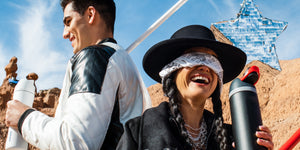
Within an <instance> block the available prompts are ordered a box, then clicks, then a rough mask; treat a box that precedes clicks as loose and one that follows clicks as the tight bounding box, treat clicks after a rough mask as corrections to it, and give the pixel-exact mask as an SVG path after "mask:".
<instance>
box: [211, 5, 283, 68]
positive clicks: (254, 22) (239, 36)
mask: <svg viewBox="0 0 300 150" xmlns="http://www.w3.org/2000/svg"><path fill="white" fill-rule="evenodd" d="M287 24H288V23H287V22H285V21H276V20H272V19H268V18H265V17H263V16H262V15H261V14H260V11H259V10H258V8H257V7H256V6H255V4H254V3H253V0H244V1H243V3H242V7H241V9H240V11H239V13H238V14H237V18H236V19H233V20H228V21H222V22H217V23H213V24H212V25H211V28H212V30H213V31H214V30H215V31H214V32H216V31H219V32H221V33H222V34H223V35H224V37H219V38H218V37H217V39H218V40H219V39H223V41H228V40H229V41H230V42H231V43H232V44H233V45H234V46H236V47H238V48H240V49H242V50H243V51H244V52H245V53H246V54H247V63H249V62H251V61H253V60H259V61H261V62H263V63H265V64H268V65H270V66H271V67H273V68H275V69H277V70H281V68H280V64H279V61H278V57H277V54H276V48H275V41H276V39H277V37H278V36H279V34H280V33H281V32H283V31H284V30H285V29H286V27H287ZM216 29H217V30H216ZM224 39H225V40H224ZM221 41H222V40H221ZM230 42H229V43H230ZM227 43H228V42H227Z"/></svg>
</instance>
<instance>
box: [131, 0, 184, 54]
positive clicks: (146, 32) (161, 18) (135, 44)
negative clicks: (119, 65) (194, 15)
mask: <svg viewBox="0 0 300 150" xmlns="http://www.w3.org/2000/svg"><path fill="white" fill-rule="evenodd" d="M187 1H188V0H179V1H178V2H177V3H176V4H175V5H173V6H172V7H171V8H170V9H169V10H168V11H167V12H166V13H165V14H163V15H162V16H161V17H160V18H159V19H158V20H156V21H155V22H154V23H153V24H152V25H151V26H150V27H149V28H148V29H147V30H146V31H145V32H144V33H143V34H142V35H141V36H140V37H139V38H138V39H136V40H135V41H134V42H133V43H132V44H131V45H130V46H129V47H128V48H127V49H126V51H127V52H128V53H130V52H131V51H132V50H133V49H135V48H136V47H137V46H138V45H139V44H140V43H141V42H142V41H143V40H145V39H146V38H147V37H148V36H149V35H150V34H151V33H152V32H153V31H154V30H156V29H157V28H158V27H159V26H160V25H161V24H162V23H163V22H164V21H166V20H167V19H168V18H169V17H170V16H171V15H172V14H173V13H175V12H176V11H177V10H178V9H179V8H180V7H181V6H182V5H183V4H184V3H186V2H187Z"/></svg>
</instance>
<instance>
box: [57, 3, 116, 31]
mask: <svg viewBox="0 0 300 150" xmlns="http://www.w3.org/2000/svg"><path fill="white" fill-rule="evenodd" d="M69 3H73V9H74V10H75V11H77V12H78V13H79V14H81V15H83V14H84V12H85V10H86V9H87V8H88V7H89V6H93V7H95V9H96V10H97V11H98V12H99V14H100V15H101V17H102V18H103V20H104V21H105V23H106V25H107V28H108V29H111V31H112V32H114V24H115V18H116V5H115V2H114V1H113V0H61V1H60V5H61V7H62V9H63V11H64V10H65V8H66V6H67V5H68V4H69Z"/></svg>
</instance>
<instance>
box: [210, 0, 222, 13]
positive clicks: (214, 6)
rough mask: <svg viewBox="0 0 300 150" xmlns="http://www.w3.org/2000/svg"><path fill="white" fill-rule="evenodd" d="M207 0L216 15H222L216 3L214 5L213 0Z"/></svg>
mask: <svg viewBox="0 0 300 150" xmlns="http://www.w3.org/2000/svg"><path fill="white" fill-rule="evenodd" d="M208 2H209V3H210V4H211V5H212V6H213V8H214V9H215V10H216V12H217V13H218V15H219V16H222V13H221V11H220V8H219V7H218V5H216V3H215V2H214V1H213V0H208Z"/></svg>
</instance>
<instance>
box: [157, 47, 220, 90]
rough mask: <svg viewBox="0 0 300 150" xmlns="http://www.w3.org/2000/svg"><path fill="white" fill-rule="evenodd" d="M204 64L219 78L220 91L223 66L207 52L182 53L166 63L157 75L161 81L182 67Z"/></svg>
mask: <svg viewBox="0 0 300 150" xmlns="http://www.w3.org/2000/svg"><path fill="white" fill-rule="evenodd" d="M200 65H204V66H207V67H208V68H210V69H211V70H213V71H214V72H215V73H216V74H217V76H218V79H219V87H220V93H221V92H222V86H223V68H222V66H221V63H220V62H219V60H218V59H217V58H216V57H215V56H213V55H211V54H207V53H202V52H192V53H187V54H184V55H182V56H180V57H178V58H176V59H175V60H173V61H172V62H170V63H169V64H167V65H166V66H165V67H164V68H163V69H162V70H161V71H160V72H159V76H160V77H161V79H162V81H164V80H165V78H166V77H168V76H169V75H171V74H172V73H173V72H174V71H176V70H178V69H181V68H184V67H190V68H192V67H195V66H200Z"/></svg>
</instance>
